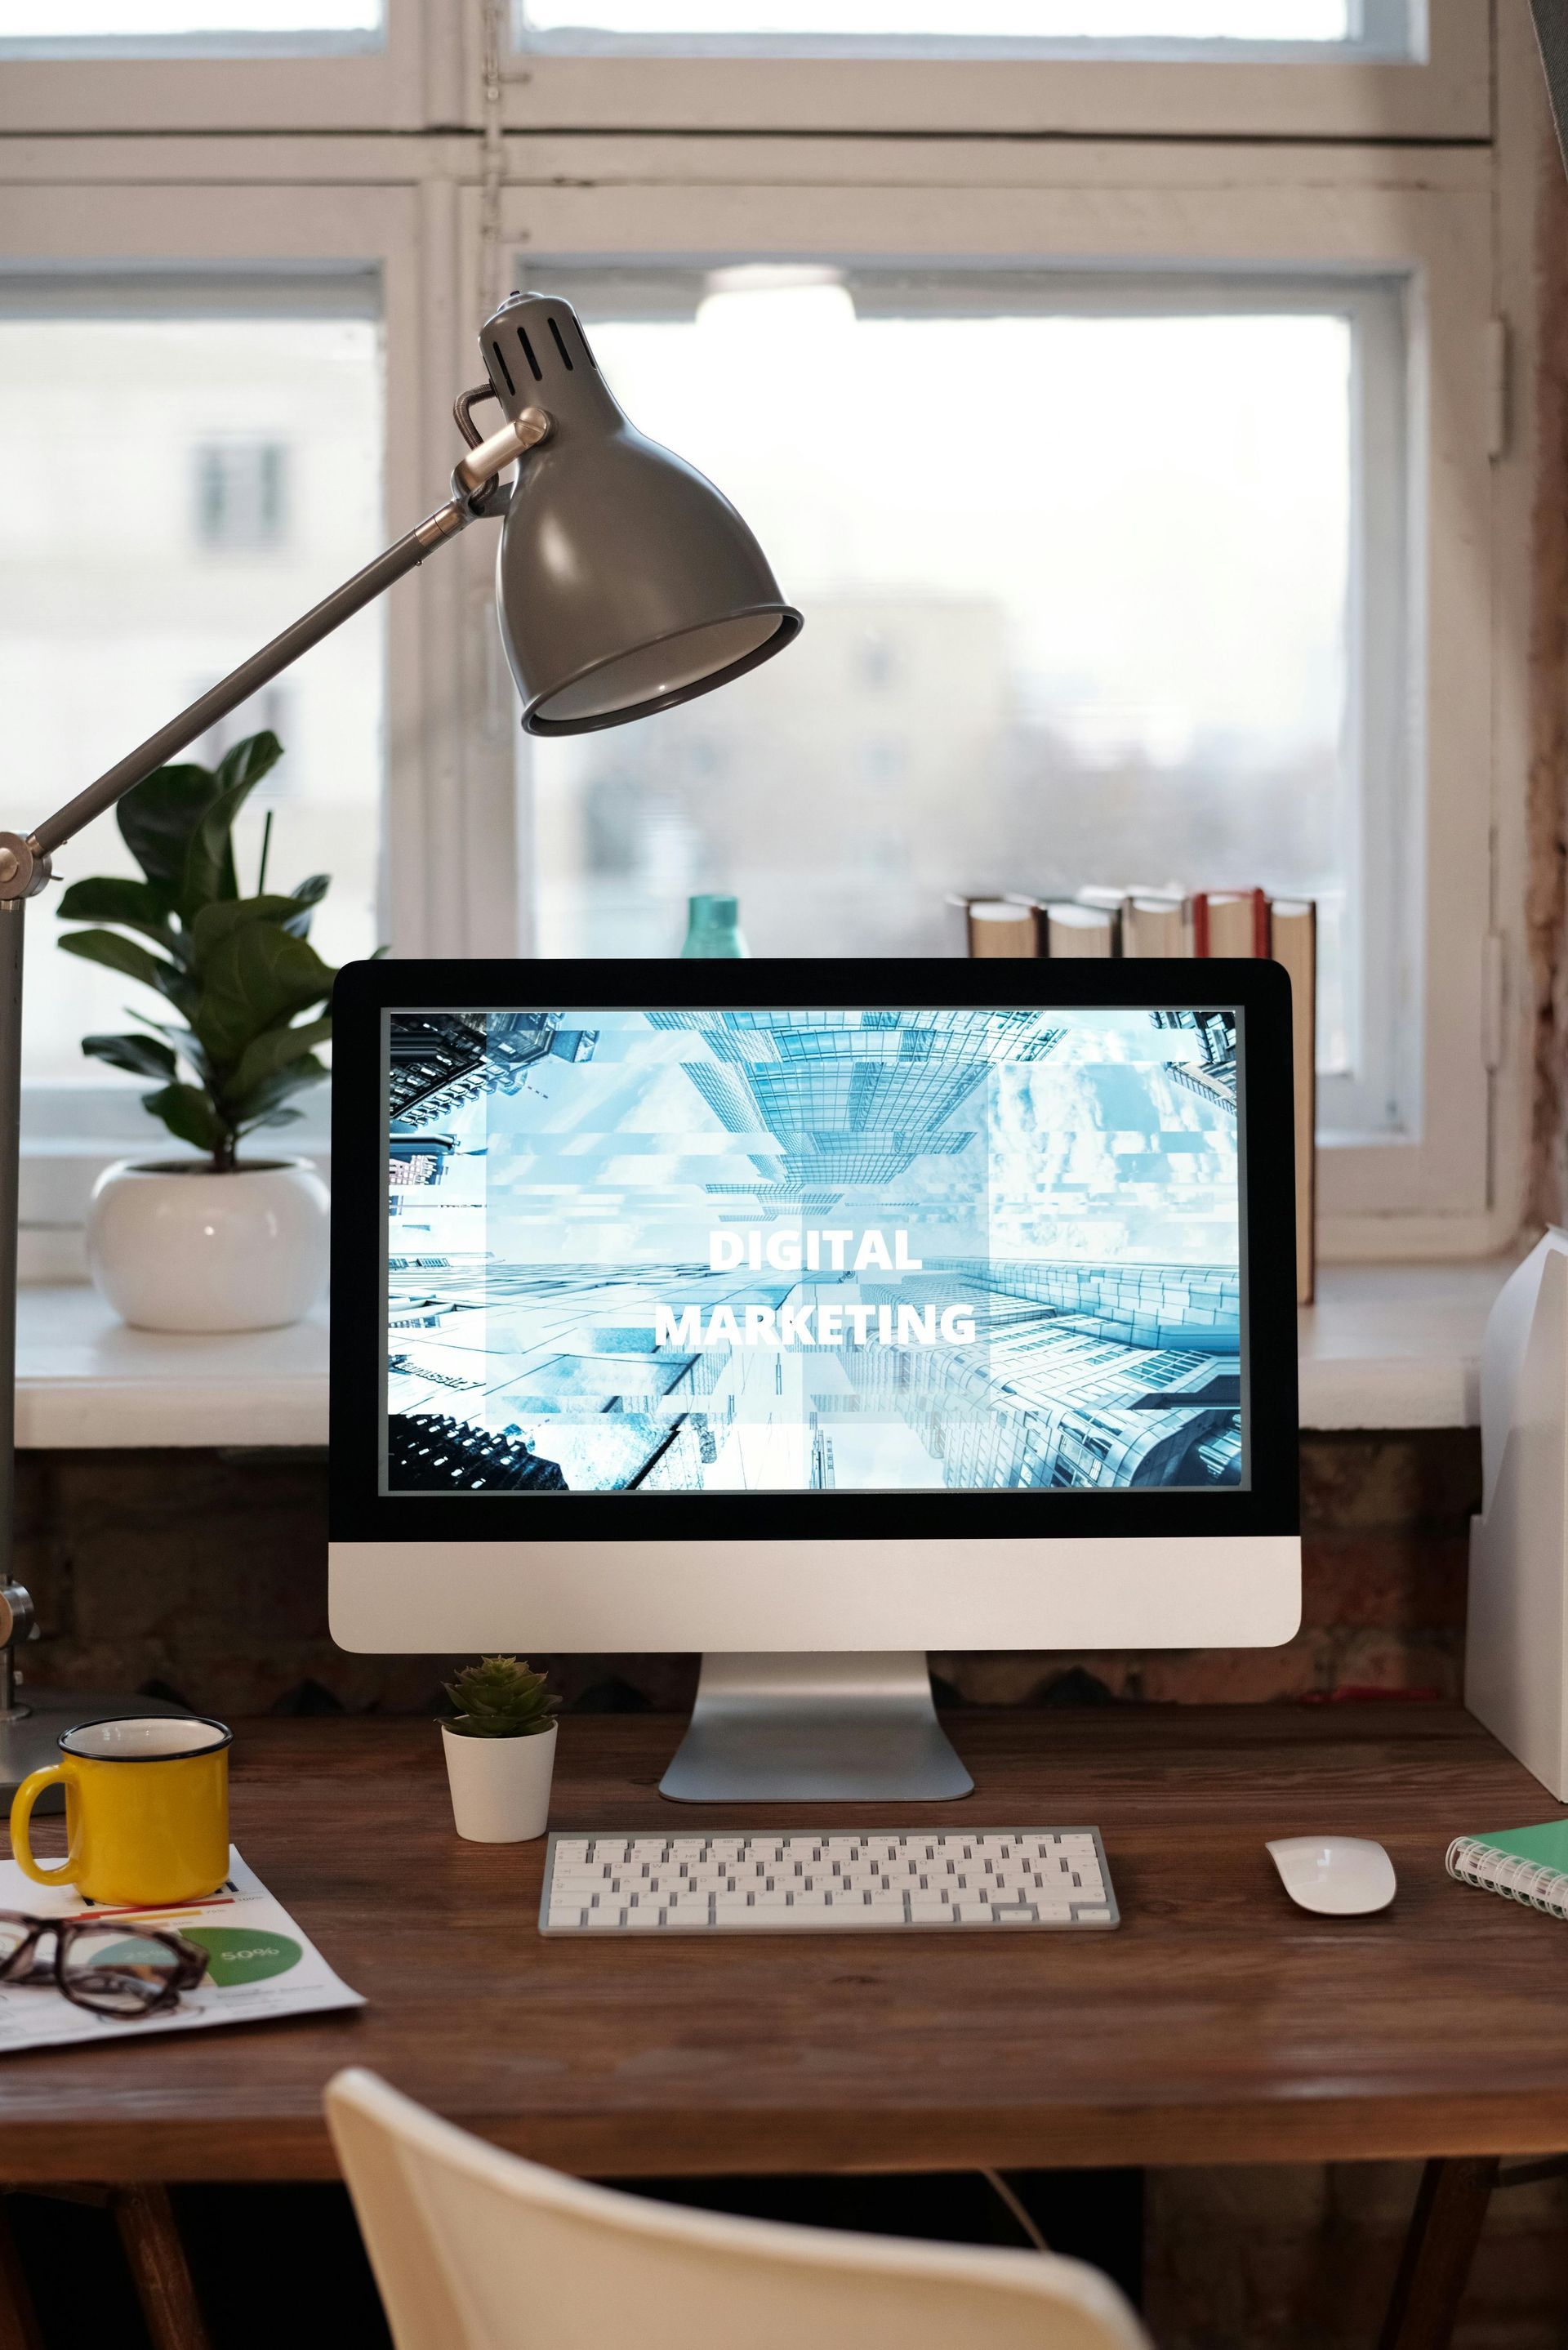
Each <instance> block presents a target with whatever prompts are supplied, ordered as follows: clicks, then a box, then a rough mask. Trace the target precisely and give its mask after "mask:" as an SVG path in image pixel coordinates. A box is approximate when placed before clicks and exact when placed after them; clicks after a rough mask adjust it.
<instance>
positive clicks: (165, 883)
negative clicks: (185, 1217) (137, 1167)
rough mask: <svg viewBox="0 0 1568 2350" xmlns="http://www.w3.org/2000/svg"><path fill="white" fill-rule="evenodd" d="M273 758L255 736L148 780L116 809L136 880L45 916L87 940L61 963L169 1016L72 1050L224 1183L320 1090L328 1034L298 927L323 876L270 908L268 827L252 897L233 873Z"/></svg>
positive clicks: (277, 755)
mask: <svg viewBox="0 0 1568 2350" xmlns="http://www.w3.org/2000/svg"><path fill="white" fill-rule="evenodd" d="M282 756H283V745H282V743H279V741H278V739H277V737H276V735H275V734H271V733H261V734H253V735H251V736H249V737H248V739H247V740H246V741H245V742H244V743H235V745H234V749H233V750H232V751H230V752H229V753H228V754H227V755H226V757H224V758H223V760H222V761H221V762H220V764H218V765H217V766H216V767H202V766H197V765H195V764H188V765H182V766H177V767H160V768H159V770H158V772H157V774H156V775H149V776H148V778H147V780H146V782H145V783H141V784H138V785H137V786H136V788H135V790H134V791H131V792H128V793H127V794H126V796H125V797H124V799H122V800H121V801H120V803H119V810H118V817H119V829H120V832H121V834H122V835H123V836H124V838H125V842H126V845H127V847H129V848H130V852H131V855H132V856H133V857H134V858H135V859H136V861H137V863H138V865H140V868H141V871H142V876H143V878H142V879H141V880H140V881H132V880H126V879H119V878H115V879H109V878H107V877H106V878H104V879H98V880H88V881H74V882H72V884H71V886H70V887H69V889H67V891H66V892H65V895H64V896H63V897H62V899H60V903H59V907H58V912H59V915H60V917H61V919H62V920H65V921H67V922H86V923H88V924H89V925H91V926H92V927H90V928H88V929H86V930H79V931H68V932H67V934H66V935H65V936H64V937H63V938H62V939H61V941H60V944H61V946H62V947H63V948H64V949H65V951H66V952H67V954H75V955H81V956H83V957H85V959H86V960H87V961H88V962H98V963H102V964H104V965H105V966H106V968H107V969H109V971H117V972H119V973H120V974H121V975H122V977H124V978H126V979H133V980H136V981H138V982H139V983H140V984H141V985H142V986H144V987H150V988H152V989H153V990H155V991H156V993H158V994H159V995H160V996H161V998H162V999H163V1003H165V1004H166V1005H167V1007H168V1008H169V1011H170V1012H171V1013H172V1014H175V1015H176V1017H175V1018H173V1019H151V1018H150V1017H149V1016H148V1015H147V1014H144V1013H140V1012H136V1011H132V1013H131V1014H130V1016H131V1018H132V1019H133V1020H137V1021H139V1022H140V1029H139V1030H136V1031H133V1032H130V1033H129V1034H127V1035H119V1036H84V1037H83V1038H82V1051H83V1052H84V1053H87V1054H89V1055H91V1056H92V1058H93V1059H95V1060H99V1061H107V1062H108V1063H109V1065H110V1066H111V1067H113V1068H117V1069H129V1070H130V1072H131V1073H132V1074H133V1075H134V1076H139V1077H150V1078H151V1079H152V1081H153V1087H154V1090H153V1091H152V1092H151V1093H146V1094H143V1095H142V1097H141V1099H142V1103H143V1105H144V1107H146V1108H148V1109H150V1110H151V1112H152V1114H153V1116H154V1118H161V1119H162V1121H163V1123H164V1125H165V1126H166V1127H167V1128H168V1129H169V1131H170V1133H171V1134H172V1135H175V1136H177V1137H178V1138H179V1139H180V1140H181V1141H182V1142H189V1143H193V1144H194V1145H195V1147H196V1149H198V1150H204V1151H206V1153H207V1154H208V1157H209V1159H210V1160H211V1163H212V1169H213V1173H214V1174H220V1175H223V1174H233V1173H234V1171H235V1168H236V1154H237V1151H238V1149H239V1142H240V1138H241V1136H242V1135H245V1134H249V1133H251V1132H253V1131H254V1129H255V1128H258V1127H266V1126H286V1125H288V1124H290V1123H291V1122H292V1121H293V1120H294V1119H296V1118H300V1117H302V1116H303V1115H304V1113H303V1112H302V1111H300V1110H298V1109H292V1108H290V1107H287V1105H288V1102H289V1099H290V1097H291V1096H292V1095H294V1094H296V1093H298V1092H299V1091H300V1090H301V1088H302V1087H306V1086H313V1085H317V1084H319V1083H320V1081H321V1079H322V1078H323V1077H325V1076H326V1075H327V1069H326V1066H325V1065H324V1063H323V1062H321V1061H320V1060H319V1059H317V1046H318V1045H325V1044H326V1043H327V1039H328V1037H329V1036H330V1035H331V1034H332V1020H331V1015H330V1014H329V1013H327V1012H324V1011H323V1010H322V1008H321V1007H322V1006H323V1004H325V1003H326V1002H327V998H328V997H329V996H330V994H331V992H332V982H333V980H334V979H335V977H336V976H337V974H336V972H334V971H333V970H332V968H331V966H330V965H329V964H327V963H325V962H322V961H321V958H320V957H319V955H317V952H316V950H315V949H314V947H312V945H311V944H310V917H311V913H312V911H313V910H314V909H315V908H316V907H317V906H318V905H319V904H320V902H321V900H322V899H323V898H324V897H325V896H326V895H327V875H326V874H325V873H315V874H312V875H311V876H310V878H309V879H307V880H305V881H301V882H300V883H299V884H298V885H297V887H296V888H295V889H291V890H289V891H288V892H287V893H286V895H280V894H278V893H276V892H274V893H271V894H269V893H268V891H267V889H266V862H267V849H268V847H269V845H270V840H271V831H272V819H271V816H268V818H267V824H266V829H265V833H264V836H263V842H262V853H261V870H260V873H259V874H258V876H257V882H256V893H255V895H254V897H251V898H243V897H242V896H241V895H240V887H239V879H238V876H237V873H236V871H235V868H234V819H235V817H236V816H238V815H239V812H240V810H241V808H242V807H243V806H244V804H245V801H246V799H247V798H248V797H249V795H250V794H251V793H252V792H253V791H254V789H255V786H256V785H257V784H259V783H260V782H261V780H262V778H263V776H264V775H266V774H268V773H269V771H270V770H271V769H272V768H273V767H275V765H276V764H277V762H278V760H279V759H281V758H282Z"/></svg>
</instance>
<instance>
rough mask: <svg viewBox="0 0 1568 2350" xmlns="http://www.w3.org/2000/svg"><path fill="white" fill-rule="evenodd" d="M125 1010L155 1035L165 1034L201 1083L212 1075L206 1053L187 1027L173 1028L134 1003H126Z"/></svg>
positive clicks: (204, 1082)
mask: <svg viewBox="0 0 1568 2350" xmlns="http://www.w3.org/2000/svg"><path fill="white" fill-rule="evenodd" d="M126 1010H127V1012H128V1013H129V1014H130V1017H131V1019H132V1020H140V1023H141V1024H142V1026H143V1027H144V1028H151V1030H152V1032H153V1034H154V1035H158V1036H166V1037H167V1038H168V1040H169V1042H170V1044H171V1045H172V1046H173V1047H174V1050H175V1052H176V1054H177V1055H179V1057H180V1058H181V1059H182V1061H189V1063H190V1064H191V1066H192V1068H193V1069H194V1070H195V1072H196V1074H197V1076H199V1077H200V1078H201V1079H202V1084H203V1085H205V1084H206V1083H207V1081H208V1079H209V1077H210V1076H211V1075H212V1070H211V1067H210V1065H209V1063H208V1060H207V1055H205V1053H203V1052H202V1047H201V1045H199V1044H198V1043H197V1041H196V1039H195V1037H194V1036H192V1034H191V1031H190V1030H189V1028H174V1027H171V1025H170V1024H169V1023H168V1022H167V1021H165V1020H154V1019H153V1018H152V1017H151V1014H149V1013H146V1012H138V1010H137V1009H136V1006H135V1005H134V1004H127V1006H126Z"/></svg>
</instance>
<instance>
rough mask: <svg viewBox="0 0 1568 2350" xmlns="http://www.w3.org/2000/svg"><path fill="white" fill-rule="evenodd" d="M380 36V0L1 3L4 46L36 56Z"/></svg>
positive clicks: (225, 51)
mask: <svg viewBox="0 0 1568 2350" xmlns="http://www.w3.org/2000/svg"><path fill="white" fill-rule="evenodd" d="M380 30H381V7H380V0H0V46H3V47H8V48H9V49H10V50H11V51H12V53H13V55H16V54H20V55H22V56H31V57H42V56H53V57H84V56H95V57H126V56H136V57H214V56H215V57H268V56H279V55H283V56H287V55H293V56H300V55H303V54H307V53H309V52H312V51H315V52H317V53H323V52H324V53H327V54H330V53H332V52H333V51H339V52H341V51H343V50H347V49H353V48H360V47H369V45H371V44H372V43H373V42H374V41H376V40H377V39H378V38H379V34H380Z"/></svg>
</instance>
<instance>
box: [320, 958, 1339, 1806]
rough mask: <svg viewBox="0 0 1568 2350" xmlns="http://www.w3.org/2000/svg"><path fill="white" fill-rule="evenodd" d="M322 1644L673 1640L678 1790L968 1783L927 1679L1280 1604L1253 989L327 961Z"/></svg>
mask: <svg viewBox="0 0 1568 2350" xmlns="http://www.w3.org/2000/svg"><path fill="white" fill-rule="evenodd" d="M334 1014H335V1038H334V1061H335V1067H334V1097H335V1099H334V1126H333V1177H334V1191H335V1204H336V1213H335V1215H334V1219H333V1223H334V1237H333V1251H334V1254H333V1326H332V1528H331V1531H332V1546H331V1569H330V1572H331V1621H332V1629H333V1633H334V1636H335V1638H337V1640H338V1642H339V1643H340V1644H341V1645H342V1646H344V1647H345V1648H350V1649H358V1650H383V1651H384V1650H409V1649H429V1650H442V1651H454V1650H455V1651H462V1650H476V1651H477V1650H494V1649H504V1648H513V1649H521V1650H523V1651H524V1652H526V1653H528V1654H530V1655H537V1654H540V1653H545V1654H548V1653H549V1652H551V1651H562V1650H577V1651H583V1650H590V1651H591V1650H598V1651H605V1650H613V1651H627V1650H639V1649H641V1650H682V1649H686V1650H689V1649H698V1650H701V1651H702V1652H704V1659H705V1661H704V1666H703V1672H702V1679H701V1694H700V1698H699V1702H698V1708H697V1711H696V1714H695V1715H694V1717H693V1722H692V1726H691V1730H690V1731H689V1732H688V1735H687V1738H686V1740H685V1742H684V1743H683V1745H682V1748H681V1751H680V1754H679V1755H678V1756H677V1757H676V1760H675V1762H674V1763H673V1764H672V1766H671V1771H670V1774H669V1775H668V1776H667V1778H666V1781H665V1783H664V1784H665V1790H666V1792H667V1793H668V1794H675V1795H700V1796H709V1797H722V1796H744V1797H746V1798H748V1799H764V1798H766V1797H769V1796H782V1797H790V1796H800V1797H803V1798H811V1797H816V1796H820V1797H823V1798H824V1799H832V1798H835V1797H842V1798H856V1799H860V1800H867V1799H874V1798H876V1797H877V1796H887V1797H888V1798H890V1799H897V1798H902V1797H908V1798H909V1799H918V1798H922V1797H935V1796H940V1795H950V1794H961V1793H963V1792H965V1790H966V1789H967V1787H968V1786H969V1784H970V1781H969V1778H968V1773H966V1772H965V1771H964V1769H963V1767H962V1765H961V1763H959V1762H958V1761H957V1759H956V1757H955V1756H954V1755H953V1753H952V1750H951V1748H950V1746H949V1745H948V1743H947V1742H946V1741H945V1740H944V1739H943V1737H942V1735H941V1732H940V1730H939V1729H938V1727H937V1724H936V1720H935V1716H934V1713H933V1712H932V1710H931V1704H930V1689H929V1676H928V1674H927V1671H926V1665H925V1652H926V1651H928V1650H929V1649H932V1648H942V1649H954V1648H958V1649H964V1648H1042V1649H1056V1650H1075V1649H1084V1648H1161V1647H1178V1648H1192V1647H1201V1646H1210V1645H1213V1646H1220V1647H1227V1648H1233V1647H1247V1646H1260V1645H1266V1644H1270V1643H1273V1642H1278V1641H1282V1640H1286V1639H1288V1638H1290V1637H1291V1635H1292V1634H1293V1631H1294V1630H1295V1628H1296V1624H1297V1621H1298V1617H1299V1613H1300V1589H1301V1564H1300V1544H1299V1523H1298V1512H1297V1468H1296V1348H1295V1314H1294V1231H1293V1222H1294V1220H1293V1171H1292V1170H1293V1154H1292V1100H1293V1088H1292V1082H1291V1033H1290V995H1289V983H1288V981H1287V980H1286V977H1285V975H1284V973H1283V972H1282V971H1281V970H1279V969H1278V968H1277V967H1276V966H1275V965H1273V964H1272V963H1266V962H1088V961H1082V962H1069V961H1063V962H1000V961H985V962H937V961H932V962H897V963H893V962H846V963H829V962H730V961H726V962H600V963H576V962H435V963H432V962H366V963H358V964H354V965H352V966H350V967H349V968H348V969H347V970H346V971H345V972H343V973H342V974H341V975H340V977H339V979H338V983H337V993H336V996H335V1000H334Z"/></svg>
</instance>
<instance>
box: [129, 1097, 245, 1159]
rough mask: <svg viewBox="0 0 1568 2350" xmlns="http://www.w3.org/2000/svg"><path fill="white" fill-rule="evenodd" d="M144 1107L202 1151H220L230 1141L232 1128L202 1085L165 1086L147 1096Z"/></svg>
mask: <svg viewBox="0 0 1568 2350" xmlns="http://www.w3.org/2000/svg"><path fill="white" fill-rule="evenodd" d="M141 1107H142V1108H143V1109H150V1110H151V1112H152V1115H153V1117H154V1118H161V1119H162V1121H163V1123H164V1125H165V1126H166V1127H167V1128H169V1131H170V1133H171V1134H173V1135H177V1136H178V1137H179V1139H180V1140H181V1141H182V1142H193V1143H194V1144H195V1146H196V1148H197V1149H198V1150H211V1151H217V1150H220V1149H223V1146H224V1145H225V1144H226V1143H227V1142H228V1141H229V1139H230V1129H229V1128H227V1127H226V1126H225V1125H224V1124H223V1119H222V1118H220V1117H219V1116H218V1113H217V1111H216V1110H215V1109H214V1108H213V1105H212V1102H211V1101H210V1100H209V1099H208V1097H207V1096H206V1095H205V1094H204V1093H203V1092H202V1090H201V1088H200V1087H198V1086H164V1087H162V1088H161V1090H160V1091H159V1092H158V1093H155V1094H143V1095H142V1097H141Z"/></svg>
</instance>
